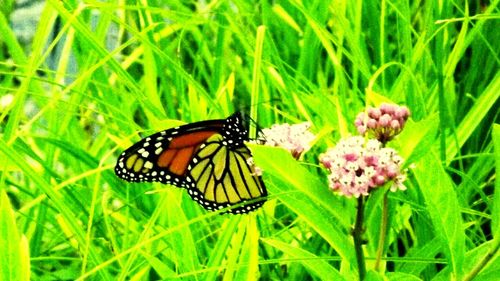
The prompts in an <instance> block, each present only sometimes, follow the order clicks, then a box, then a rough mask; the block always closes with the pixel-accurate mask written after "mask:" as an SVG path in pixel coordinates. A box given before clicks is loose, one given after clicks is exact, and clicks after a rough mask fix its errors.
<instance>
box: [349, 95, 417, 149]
mask: <svg viewBox="0 0 500 281" xmlns="http://www.w3.org/2000/svg"><path fill="white" fill-rule="evenodd" d="M409 116H410V110H409V109H408V107H406V106H398V105H392V104H388V103H383V104H381V105H380V107H377V108H375V107H371V108H369V109H368V110H367V112H360V113H359V114H358V116H357V117H356V121H355V122H354V124H355V125H356V128H357V130H358V132H359V134H361V135H363V136H364V135H365V134H366V133H369V134H372V135H373V136H374V137H375V138H376V139H377V140H379V141H381V142H383V143H386V142H388V141H390V140H391V139H393V138H394V137H395V136H396V135H398V134H399V133H400V132H401V130H402V129H403V127H404V125H405V123H406V120H408V117H409Z"/></svg>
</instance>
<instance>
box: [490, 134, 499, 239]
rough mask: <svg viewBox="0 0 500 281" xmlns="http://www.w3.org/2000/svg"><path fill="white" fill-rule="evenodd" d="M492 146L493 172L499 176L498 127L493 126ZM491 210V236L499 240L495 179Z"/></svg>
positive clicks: (497, 188) (496, 184)
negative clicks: (493, 157) (492, 231)
mask: <svg viewBox="0 0 500 281" xmlns="http://www.w3.org/2000/svg"><path fill="white" fill-rule="evenodd" d="M492 138H493V145H494V152H493V153H494V156H495V171H496V174H497V175H500V125H498V124H495V125H493V133H492ZM492 205H493V210H492V215H491V229H494V230H496V231H494V233H493V235H494V237H495V238H496V239H500V180H499V179H498V177H497V178H496V179H495V192H494V193H493V204H492Z"/></svg>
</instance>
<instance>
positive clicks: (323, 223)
mask: <svg viewBox="0 0 500 281" xmlns="http://www.w3.org/2000/svg"><path fill="white" fill-rule="evenodd" d="M498 3H499V1H498V0H492V1H470V2H467V1H466V2H463V1H385V0H384V1H374V0H368V1H362V0H357V1H339V0H336V1H332V0H330V1H324V0H307V1H296V0H289V1H287V0H277V1H243V0H234V1H155V0H149V1H109V2H102V1H84V2H80V1H77V0H73V1H58V0H47V1H46V4H45V7H44V9H43V11H42V14H41V16H40V21H39V23H38V25H37V26H36V27H35V29H34V30H35V34H34V38H33V42H32V44H31V45H29V46H26V47H25V48H23V47H22V46H21V45H20V43H19V42H18V40H17V39H16V36H15V35H16V34H15V32H14V31H13V30H12V28H11V27H10V25H9V21H8V18H6V16H5V15H4V14H3V13H0V34H2V36H1V37H0V53H1V55H0V58H1V59H2V60H1V61H0V134H1V135H0V171H1V175H0V189H2V191H1V194H2V195H1V204H0V217H1V218H2V221H0V227H1V229H0V240H1V241H0V245H4V244H5V243H7V244H10V245H12V247H10V248H9V249H8V253H10V260H11V261H12V263H1V264H0V267H1V268H0V272H1V273H3V272H7V271H5V270H6V268H7V267H8V266H9V264H11V265H13V266H14V265H16V264H18V268H19V270H20V272H19V273H18V274H19V276H20V277H19V278H27V277H26V276H28V274H30V276H31V279H33V280H84V279H91V280H129V279H131V280H132V279H133V280H144V279H148V280H149V279H152V280H156V279H180V278H182V279H187V280H215V279H224V280H231V279H238V280H255V279H258V278H260V279H263V280H268V279H277V280H283V279H289V280H326V279H329V278H332V276H336V277H337V278H339V279H340V278H344V279H345V280H351V279H353V278H356V276H357V267H356V261H355V254H354V247H353V242H352V237H351V235H350V231H351V227H352V225H353V223H354V219H355V213H356V210H355V202H354V201H355V200H352V199H348V198H344V197H339V196H337V195H335V194H333V193H332V192H330V191H329V190H328V183H327V180H326V175H325V172H324V171H322V170H321V168H320V167H319V165H317V163H318V155H319V154H320V153H321V152H323V151H325V150H326V148H327V147H330V146H333V144H334V143H335V142H336V141H338V139H339V138H340V137H342V136H347V135H349V134H354V133H355V132H356V128H355V125H354V120H355V117H356V115H357V114H358V112H360V111H362V110H364V108H365V107H367V106H369V105H378V104H380V103H381V102H392V103H397V104H405V105H406V106H408V108H410V110H411V112H412V116H411V120H410V121H409V122H408V124H407V127H406V128H405V130H404V131H403V133H402V134H401V135H400V136H398V137H397V138H396V139H395V141H394V142H392V143H391V146H392V147H393V148H395V149H397V150H398V151H399V152H400V154H401V155H402V156H403V158H405V159H406V160H407V165H409V164H410V163H413V164H415V167H416V168H414V169H411V171H410V173H409V179H408V181H407V182H406V183H405V185H406V186H407V187H408V190H406V191H404V192H398V193H394V194H390V195H389V200H390V204H389V224H388V225H389V230H388V236H387V239H386V243H385V245H386V246H385V248H384V256H385V257H386V258H385V259H384V260H383V264H382V268H381V269H380V270H379V271H376V270H374V267H373V266H372V265H371V264H370V260H373V257H375V255H376V251H377V242H376V241H378V238H379V233H380V221H381V210H382V208H381V206H382V197H383V196H382V195H383V194H382V193H381V192H375V193H373V194H372V195H371V196H370V199H369V200H368V201H367V204H366V214H365V226H366V232H365V233H364V236H365V238H366V240H367V244H366V245H365V246H364V252H365V255H366V257H367V262H368V265H367V270H368V273H367V279H376V278H377V279H378V278H383V277H384V276H385V278H388V279H389V280H399V279H405V280H420V279H422V280H430V279H436V280H448V279H450V278H455V279H458V280H464V279H465V280H467V279H470V278H472V277H475V278H476V279H474V280H489V278H492V277H493V276H498V274H500V261H499V255H498V248H499V245H500V238H499V236H500V230H499V229H500V226H499V214H500V211H499V210H500V195H499V194H500V184H499V181H498V180H497V179H496V175H497V172H498V170H499V167H500V157H499V155H500V153H499V151H500V143H499V139H500V136H499V134H500V130H499V127H498V126H497V125H492V124H493V123H494V122H496V120H497V117H498V112H497V111H498V105H499V95H500V74H499V72H498V69H499V64H500V57H499V51H498V48H497V47H494V46H499V45H500V37H499V36H498V31H497V30H498V19H499V17H500V16H499V10H498V9H499V7H498ZM235 110H247V111H251V112H252V115H253V117H254V119H256V121H257V122H258V123H259V125H260V126H262V127H268V126H270V125H271V124H273V123H283V122H288V123H299V122H301V121H310V122H311V123H312V125H313V127H312V130H313V131H315V132H316V133H317V138H316V140H315V143H314V146H313V147H312V149H311V150H310V151H309V152H307V153H306V154H305V155H303V157H302V158H301V160H300V161H296V160H295V159H293V158H292V157H291V156H290V155H288V154H287V153H286V152H285V151H282V150H280V149H277V148H269V147H262V146H256V145H253V146H252V149H253V151H254V154H255V158H256V159H255V160H256V163H257V164H258V165H259V166H260V167H262V168H263V170H264V181H265V182H266V185H267V187H268V190H269V194H270V199H269V201H268V202H267V203H266V204H265V205H264V207H263V208H262V210H259V211H257V212H254V213H252V214H249V215H244V216H235V215H218V214H217V213H211V212H206V211H204V210H203V209H202V208H200V207H199V206H198V205H197V204H195V203H194V202H192V201H191V199H190V198H189V196H188V195H187V194H186V193H185V192H184V191H183V190H182V189H178V188H174V187H171V186H164V185H161V184H158V183H155V184H145V183H144V184H129V183H125V182H123V181H121V180H119V179H118V178H117V177H116V176H115V175H114V173H113V167H114V165H115V161H116V158H117V156H118V154H119V152H121V151H122V150H123V149H125V148H126V147H128V146H129V145H131V144H132V143H133V142H135V141H137V140H138V139H139V138H140V136H144V135H146V134H149V133H152V132H155V131H158V130H162V129H165V128H169V127H173V126H176V125H179V124H182V123H183V122H193V121H199V120H205V119H213V118H224V117H227V116H229V114H230V113H232V112H234V111H235ZM177 120H182V122H180V121H177ZM492 136H493V137H492ZM5 194H8V198H10V201H11V205H12V207H11V206H10V204H8V203H6V202H8V200H7V196H5ZM12 210H13V211H12ZM12 213H13V214H14V215H13V216H12V215H11V214H12ZM5 230H7V232H6V231H5ZM6 233H7V234H6ZM23 237H25V238H23ZM23 241H24V242H23ZM28 244H29V245H28ZM27 251H29V258H30V264H29V266H28V264H27V257H26V255H27ZM11 276H12V275H11ZM13 278H14V277H13ZM14 279H15V278H14ZM14 279H12V280H14ZM15 280H18V279H15Z"/></svg>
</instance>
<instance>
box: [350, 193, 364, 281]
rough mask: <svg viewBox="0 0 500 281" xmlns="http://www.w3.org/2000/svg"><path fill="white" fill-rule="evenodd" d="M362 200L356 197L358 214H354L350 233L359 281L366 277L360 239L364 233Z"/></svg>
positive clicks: (361, 239)
mask: <svg viewBox="0 0 500 281" xmlns="http://www.w3.org/2000/svg"><path fill="white" fill-rule="evenodd" d="M363 200H364V199H363V196H360V197H358V212H357V214H356V222H355V224H354V230H353V232H352V236H353V239H354V249H355V251H356V261H357V263H358V274H359V280H360V281H362V280H364V279H365V275H366V265H365V255H364V254H363V238H362V235H363V233H364V229H363V212H364V208H365V207H364V204H363V203H364V201H363Z"/></svg>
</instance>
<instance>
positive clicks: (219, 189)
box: [187, 134, 267, 214]
mask: <svg viewBox="0 0 500 281" xmlns="http://www.w3.org/2000/svg"><path fill="white" fill-rule="evenodd" d="M225 141H226V140H225V139H224V138H223V137H222V135H220V134H214V135H213V136H211V137H210V138H209V139H208V140H207V141H206V142H205V143H204V144H203V145H201V147H200V150H199V151H198V153H197V154H196V156H195V157H194V158H193V160H192V161H191V164H190V165H189V167H188V171H189V175H188V179H189V185H188V187H187V188H188V193H189V195H191V197H192V198H193V199H194V200H195V201H196V202H198V203H199V204H200V205H202V206H203V207H204V208H205V209H208V210H217V209H222V208H226V207H229V206H233V205H238V206H236V207H234V208H232V209H231V210H229V212H231V213H235V214H239V213H247V212H250V211H253V210H255V209H257V208H259V207H260V206H262V204H264V202H265V199H266V198H265V197H266V196H267V191H266V188H265V186H264V183H263V181H262V179H261V177H260V176H258V175H257V174H256V172H255V167H254V166H253V164H251V163H249V159H251V157H252V155H251V153H250V150H249V149H248V148H247V147H246V146H244V145H243V146H239V147H231V146H227V145H224V142H225Z"/></svg>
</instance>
